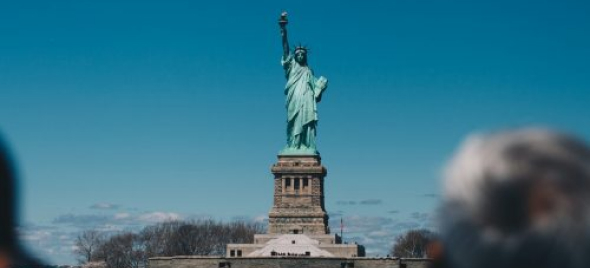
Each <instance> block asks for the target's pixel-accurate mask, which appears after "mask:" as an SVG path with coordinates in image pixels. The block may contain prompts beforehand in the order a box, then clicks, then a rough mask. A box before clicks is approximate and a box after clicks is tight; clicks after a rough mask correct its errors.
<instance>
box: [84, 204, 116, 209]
mask: <svg viewBox="0 0 590 268" xmlns="http://www.w3.org/2000/svg"><path fill="white" fill-rule="evenodd" d="M119 207H120V206H119V205H115V204H110V203H97V204H94V205H92V206H90V208H91V209H118V208H119Z"/></svg>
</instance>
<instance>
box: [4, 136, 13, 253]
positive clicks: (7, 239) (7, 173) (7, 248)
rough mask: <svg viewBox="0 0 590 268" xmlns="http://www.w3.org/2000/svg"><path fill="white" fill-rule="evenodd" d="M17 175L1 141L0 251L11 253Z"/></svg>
mask: <svg viewBox="0 0 590 268" xmlns="http://www.w3.org/2000/svg"><path fill="white" fill-rule="evenodd" d="M14 178H15V174H14V170H13V168H12V163H11V161H10V158H9V156H8V153H7V151H6V148H4V144H3V143H2V141H1V139H0V198H1V199H2V201H1V202H0V251H1V252H11V251H12V250H13V249H14V248H15V246H16V235H15V233H14V226H15V223H16V222H15V218H16V215H15V208H14V207H15V204H14V203H15V202H14V198H15V193H14V188H15V185H14V184H15V181H14Z"/></svg>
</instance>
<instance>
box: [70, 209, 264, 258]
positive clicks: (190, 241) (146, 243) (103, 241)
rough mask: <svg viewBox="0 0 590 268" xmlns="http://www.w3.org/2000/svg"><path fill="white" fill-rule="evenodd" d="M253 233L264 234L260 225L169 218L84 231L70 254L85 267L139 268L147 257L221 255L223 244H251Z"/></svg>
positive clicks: (223, 248) (242, 222) (77, 238)
mask: <svg viewBox="0 0 590 268" xmlns="http://www.w3.org/2000/svg"><path fill="white" fill-rule="evenodd" d="M256 233H264V227H263V225H262V224H260V223H252V222H244V221H235V222H229V223H223V222H220V221H214V220H196V221H170V222H163V223H158V224H155V225H150V226H146V227H144V228H143V229H142V230H141V231H139V232H130V231H126V232H118V233H114V234H107V233H104V232H100V231H97V230H86V231H83V232H81V233H80V234H79V235H78V236H77V237H76V240H75V246H76V249H75V251H74V253H75V254H76V256H77V257H78V260H79V261H80V263H81V264H87V266H92V265H93V264H95V263H102V265H104V266H106V267H107V268H142V267H146V266H147V262H148V259H149V258H151V257H158V256H176V255H202V256H223V255H225V246H226V244H229V243H252V242H253V240H254V234H256Z"/></svg>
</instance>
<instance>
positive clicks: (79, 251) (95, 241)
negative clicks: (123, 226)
mask: <svg viewBox="0 0 590 268" xmlns="http://www.w3.org/2000/svg"><path fill="white" fill-rule="evenodd" d="M103 240H104V235H103V234H102V233H101V232H99V231H96V230H87V231H84V232H82V233H81V234H79V235H78V237H76V241H75V242H74V245H75V246H76V249H75V250H74V254H76V255H78V257H79V258H78V261H79V262H80V264H84V263H87V262H90V261H92V260H93V257H94V254H95V253H96V250H97V249H98V247H99V246H100V245H101V244H102V243H103Z"/></svg>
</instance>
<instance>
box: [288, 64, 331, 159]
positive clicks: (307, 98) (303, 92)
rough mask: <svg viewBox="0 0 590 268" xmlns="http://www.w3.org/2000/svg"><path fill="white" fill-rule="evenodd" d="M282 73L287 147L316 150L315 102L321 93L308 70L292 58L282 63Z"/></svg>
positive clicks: (316, 117)
mask: <svg viewBox="0 0 590 268" xmlns="http://www.w3.org/2000/svg"><path fill="white" fill-rule="evenodd" d="M281 63H282V64H283V68H284V69H285V77H286V78H287V84H286V85H285V95H286V96H287V97H286V103H285V105H286V107H287V146H288V147H289V148H292V149H313V150H315V131H316V130H315V127H316V124H317V120H318V115H317V106H316V98H318V99H319V97H320V94H321V91H322V90H321V89H320V88H319V87H316V78H315V77H314V76H313V71H312V70H311V69H310V68H309V67H308V66H302V65H300V64H299V63H298V62H297V61H295V59H294V57H293V55H292V54H290V55H289V56H287V57H286V58H285V57H283V58H282V60H281Z"/></svg>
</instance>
